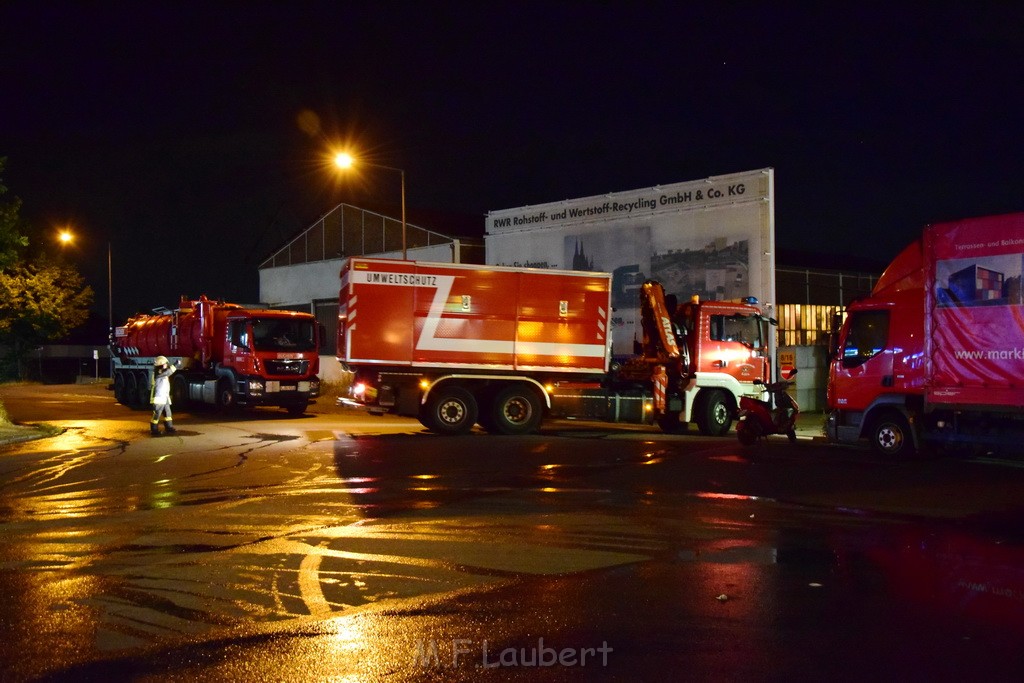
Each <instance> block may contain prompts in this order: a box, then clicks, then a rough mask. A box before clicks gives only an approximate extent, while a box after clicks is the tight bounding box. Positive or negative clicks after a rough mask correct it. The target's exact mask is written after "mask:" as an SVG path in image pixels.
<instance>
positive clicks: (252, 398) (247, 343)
mask: <svg viewBox="0 0 1024 683" xmlns="http://www.w3.org/2000/svg"><path fill="white" fill-rule="evenodd" d="M319 330H320V328H319V325H318V324H317V321H316V318H315V317H314V316H313V315H312V314H310V313H299V312H294V311H282V310H270V309H253V308H245V307H243V306H241V305H239V304H231V303H225V302H223V301H214V300H211V299H208V298H206V296H205V295H204V296H201V297H200V298H199V299H197V300H189V299H188V298H187V297H182V298H181V301H180V304H179V306H178V308H177V309H176V310H173V311H162V312H157V313H154V314H152V315H148V314H147V315H136V316H133V317H131V318H129V319H128V321H127V322H126V323H125V324H124V325H122V326H119V327H117V328H115V330H114V338H113V340H112V343H111V357H112V359H113V370H112V372H113V381H114V396H115V398H116V399H117V401H118V402H119V403H122V404H124V405H128V406H144V405H148V404H149V396H150V387H151V385H152V380H153V361H154V360H155V358H156V357H158V356H165V357H166V358H167V359H168V360H169V361H170V362H171V363H172V364H173V365H174V366H175V367H176V368H177V372H175V373H174V375H172V377H171V400H172V403H174V404H175V405H187V404H188V403H208V404H214V405H217V406H219V407H220V408H222V409H231V408H234V407H236V406H238V407H252V406H277V407H281V408H284V409H286V410H287V411H288V413H289V414H291V415H294V416H298V415H301V414H302V413H303V412H304V411H305V410H306V408H307V407H308V406H309V404H310V402H312V401H313V400H314V399H315V398H316V397H317V396H319V393H320V380H319V378H318V377H317V373H318V372H319V371H320V355H319V354H320V336H321V335H320V331H319Z"/></svg>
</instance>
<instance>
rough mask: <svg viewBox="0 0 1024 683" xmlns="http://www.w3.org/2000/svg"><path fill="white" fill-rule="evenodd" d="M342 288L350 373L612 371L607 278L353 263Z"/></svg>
mask: <svg viewBox="0 0 1024 683" xmlns="http://www.w3.org/2000/svg"><path fill="white" fill-rule="evenodd" d="M342 282H343V283H344V284H343V287H342V291H341V299H342V301H341V305H340V311H341V318H342V320H340V321H339V322H340V325H339V330H341V333H340V338H339V356H340V358H341V360H342V361H344V362H346V363H349V364H351V365H361V364H362V365H368V364H372V365H386V366H415V367H441V368H444V367H447V368H475V369H487V370H504V371H529V370H540V369H551V370H558V371H561V372H569V373H593V372H603V371H605V370H606V369H607V368H606V366H607V351H608V332H607V325H608V321H607V318H608V311H609V304H608V302H609V297H610V278H609V277H608V276H606V275H603V274H593V273H573V272H567V271H556V272H545V271H521V270H514V269H502V268H494V267H486V266H458V265H449V264H436V263H419V262H411V261H390V260H384V259H351V260H350V261H349V262H348V263H347V264H346V266H345V270H344V272H343V274H342Z"/></svg>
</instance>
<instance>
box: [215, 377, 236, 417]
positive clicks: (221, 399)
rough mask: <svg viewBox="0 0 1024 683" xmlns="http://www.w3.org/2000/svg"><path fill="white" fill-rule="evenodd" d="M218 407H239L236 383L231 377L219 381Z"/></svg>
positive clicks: (227, 408)
mask: <svg viewBox="0 0 1024 683" xmlns="http://www.w3.org/2000/svg"><path fill="white" fill-rule="evenodd" d="M217 407H218V408H220V409H221V410H225V411H228V410H234V409H235V408H237V407H238V402H237V401H236V400H235V387H234V383H233V382H232V381H231V380H229V379H222V380H221V381H219V382H217Z"/></svg>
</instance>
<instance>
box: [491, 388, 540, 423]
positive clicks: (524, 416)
mask: <svg viewBox="0 0 1024 683" xmlns="http://www.w3.org/2000/svg"><path fill="white" fill-rule="evenodd" d="M541 411H542V408H541V403H540V398H539V397H538V396H537V392H535V391H533V390H532V389H530V388H529V387H527V386H525V385H522V384H513V385H512V386H510V387H507V388H505V389H503V390H501V391H500V392H498V395H497V397H495V399H494V403H493V404H492V406H491V421H492V422H493V424H494V431H496V432H497V433H498V434H509V435H514V434H530V433H531V432H535V431H537V428H538V427H540V421H541V418H542V417H543V415H542V412H541Z"/></svg>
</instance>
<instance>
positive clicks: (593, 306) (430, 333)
mask: <svg viewBox="0 0 1024 683" xmlns="http://www.w3.org/2000/svg"><path fill="white" fill-rule="evenodd" d="M640 292H641V297H642V298H641V304H642V305H641V315H642V322H643V325H642V329H643V340H642V341H641V340H637V353H636V354H635V355H634V356H632V357H629V358H625V359H613V358H612V356H611V348H612V345H611V338H610V332H609V319H610V314H611V311H612V307H611V306H612V301H611V275H610V274H608V273H594V272H583V271H569V270H542V269H532V268H510V267H500V266H478V265H462V264H443V263H426V262H416V261H397V260H391V259H374V258H350V259H348V260H347V261H346V262H345V263H344V264H343V266H342V269H341V289H340V295H339V313H338V360H339V361H340V362H341V364H342V367H343V369H346V370H348V371H350V372H351V373H352V375H353V381H352V384H351V389H350V392H351V399H353V400H354V401H356V402H358V403H360V404H362V405H364V406H367V407H368V408H369V409H370V410H371V411H372V412H378V413H383V412H391V413H397V414H400V415H406V416H412V417H417V418H418V419H419V420H420V422H421V423H422V424H423V425H424V426H426V427H427V428H428V429H430V430H432V431H435V432H439V433H448V434H457V433H464V432H466V431H468V430H469V429H471V428H472V427H473V425H474V424H479V425H480V426H481V427H483V428H484V429H485V430H487V431H489V432H493V433H499V434H523V433H529V432H533V431H535V430H536V429H537V428H538V427H539V426H540V424H541V420H542V419H543V417H544V416H545V415H562V416H574V415H576V416H582V415H580V411H578V410H574V409H576V408H579V407H580V406H582V405H584V404H586V403H588V402H589V403H590V404H591V405H593V404H595V403H596V404H599V405H600V406H601V407H602V409H601V410H600V411H599V414H598V415H597V417H600V418H603V419H607V418H608V417H609V413H611V412H613V406H615V407H617V406H618V405H619V402H620V401H623V400H628V399H637V400H639V401H640V402H641V404H642V405H643V409H642V417H643V420H644V421H648V422H657V423H658V424H659V425H660V426H661V427H662V428H663V429H664V430H666V431H670V432H679V431H682V430H684V429H685V428H686V426H687V423H688V422H689V421H690V420H691V419H692V420H694V421H695V422H696V423H697V425H698V427H699V428H700V430H701V431H702V432H703V433H706V434H715V435H717V434H722V433H724V432H725V431H727V430H728V428H729V426H730V424H731V422H732V419H733V417H734V415H735V412H736V406H737V404H738V397H739V395H741V394H749V395H760V393H761V390H760V388H758V387H756V386H755V385H754V383H753V380H754V379H761V380H766V379H767V377H768V374H767V373H768V363H767V354H766V345H767V321H766V319H765V318H763V317H762V316H761V314H760V311H759V310H758V309H757V308H756V306H754V305H752V304H750V303H725V302H706V303H701V302H698V301H691V302H687V303H685V304H683V305H681V306H677V305H675V304H674V303H671V302H668V303H667V302H666V297H665V295H664V290H663V289H662V287H661V285H660V284H658V283H655V282H647V283H644V285H643V286H642V287H641V289H640ZM587 416H591V417H594V416H595V415H593V411H592V410H591V411H590V412H588V413H587Z"/></svg>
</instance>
